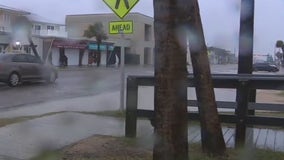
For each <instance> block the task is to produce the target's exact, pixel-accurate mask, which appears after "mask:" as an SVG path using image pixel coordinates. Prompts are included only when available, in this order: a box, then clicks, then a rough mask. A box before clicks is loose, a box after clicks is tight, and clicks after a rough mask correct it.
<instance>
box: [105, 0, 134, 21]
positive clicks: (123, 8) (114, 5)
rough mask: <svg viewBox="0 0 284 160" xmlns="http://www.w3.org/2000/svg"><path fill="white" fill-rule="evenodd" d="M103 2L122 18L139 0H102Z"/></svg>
mask: <svg viewBox="0 0 284 160" xmlns="http://www.w3.org/2000/svg"><path fill="white" fill-rule="evenodd" d="M103 1H104V2H105V4H107V6H108V7H109V8H110V9H111V10H112V11H113V12H114V13H115V14H116V15H117V16H118V17H119V18H120V19H123V18H124V17H125V16H126V15H127V14H128V13H129V12H130V10H131V9H132V8H133V7H134V6H135V5H136V4H137V3H138V1H139V0H103Z"/></svg>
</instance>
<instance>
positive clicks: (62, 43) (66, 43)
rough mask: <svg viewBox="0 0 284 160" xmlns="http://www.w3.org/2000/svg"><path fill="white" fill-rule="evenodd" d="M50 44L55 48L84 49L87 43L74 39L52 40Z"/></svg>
mask: <svg viewBox="0 0 284 160" xmlns="http://www.w3.org/2000/svg"><path fill="white" fill-rule="evenodd" d="M52 46H53V47H57V48H69V49H86V48H87V43H86V42H82V41H76V40H54V41H53V43H52Z"/></svg>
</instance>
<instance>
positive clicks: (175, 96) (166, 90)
mask: <svg viewBox="0 0 284 160" xmlns="http://www.w3.org/2000/svg"><path fill="white" fill-rule="evenodd" d="M179 2H180V1H179ZM182 2H184V3H188V2H187V1H186V0H182ZM180 6H181V5H178V3H177V2H176V3H174V4H172V0H154V19H155V21H154V30H155V31H154V32H155V89H154V95H155V96H154V104H155V105H154V106H155V107H154V112H155V117H154V127H155V129H154V132H155V135H156V140H155V144H154V149H153V160H173V159H174V160H188V138H187V135H188V134H187V122H188V120H187V86H186V78H187V69H186V36H184V35H185V34H184V30H182V28H180V24H181V23H182V22H183V21H184V20H185V19H184V18H185V17H184V16H183V14H184V13H183V12H182V11H181V10H180V9H181V8H180ZM177 11H179V12H177Z"/></svg>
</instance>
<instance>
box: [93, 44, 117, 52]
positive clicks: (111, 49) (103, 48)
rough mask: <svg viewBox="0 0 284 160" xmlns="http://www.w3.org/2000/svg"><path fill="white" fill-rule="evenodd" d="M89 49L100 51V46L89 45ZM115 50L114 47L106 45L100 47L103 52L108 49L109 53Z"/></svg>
mask: <svg viewBox="0 0 284 160" xmlns="http://www.w3.org/2000/svg"><path fill="white" fill-rule="evenodd" d="M88 48H89V49H90V50H98V44H94V43H92V44H89V46H88ZM113 48H114V47H113V46H107V45H105V44H101V45H100V50H101V51H107V49H108V50H109V51H113Z"/></svg>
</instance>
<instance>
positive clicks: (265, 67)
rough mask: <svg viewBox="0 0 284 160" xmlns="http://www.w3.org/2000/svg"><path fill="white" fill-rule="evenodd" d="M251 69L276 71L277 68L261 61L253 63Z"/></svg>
mask: <svg viewBox="0 0 284 160" xmlns="http://www.w3.org/2000/svg"><path fill="white" fill-rule="evenodd" d="M253 71H268V72H278V71H279V68H278V67H277V66H276V65H274V64H270V63H267V62H262V63H255V64H253Z"/></svg>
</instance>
